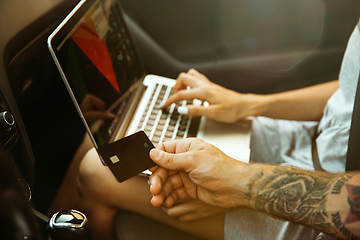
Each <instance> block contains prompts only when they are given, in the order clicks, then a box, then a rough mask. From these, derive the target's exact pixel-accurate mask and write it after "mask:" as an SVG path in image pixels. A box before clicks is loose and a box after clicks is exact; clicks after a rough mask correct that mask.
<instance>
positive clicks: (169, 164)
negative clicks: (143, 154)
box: [150, 148, 184, 170]
mask: <svg viewBox="0 0 360 240" xmlns="http://www.w3.org/2000/svg"><path fill="white" fill-rule="evenodd" d="M150 158H151V159H152V160H153V161H154V162H155V163H156V164H157V165H159V166H160V167H163V168H165V169H168V170H182V169H183V168H184V167H183V166H182V161H181V159H180V158H179V154H172V153H167V152H164V151H161V150H159V149H156V148H153V149H151V151H150Z"/></svg>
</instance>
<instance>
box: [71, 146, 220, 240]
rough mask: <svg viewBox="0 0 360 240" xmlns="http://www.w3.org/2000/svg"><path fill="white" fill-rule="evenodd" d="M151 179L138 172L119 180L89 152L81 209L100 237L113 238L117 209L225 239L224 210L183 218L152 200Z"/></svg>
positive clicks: (82, 178) (81, 179) (83, 173)
mask: <svg viewBox="0 0 360 240" xmlns="http://www.w3.org/2000/svg"><path fill="white" fill-rule="evenodd" d="M147 181H148V179H147V178H145V177H141V176H135V177H133V178H131V179H129V180H127V181H125V182H123V183H119V182H118V181H117V180H116V178H115V177H114V176H113V174H112V173H111V171H110V170H109V169H108V168H107V167H104V166H103V165H102V164H101V162H100V160H99V158H98V156H97V153H96V151H95V150H94V149H92V150H90V151H89V152H88V153H87V154H86V155H85V157H84V159H83V161H82V163H81V164H80V174H79V178H78V186H79V189H80V198H79V210H81V211H83V212H84V213H85V214H86V215H87V216H88V218H89V221H90V223H91V225H92V227H93V229H94V232H95V236H101V238H98V239H105V236H106V237H107V239H111V237H112V235H111V234H112V233H113V232H114V225H113V223H114V216H115V214H116V212H117V209H124V210H128V211H131V212H135V213H138V214H141V215H144V216H146V217H149V218H152V219H154V220H157V221H159V222H162V223H165V224H167V225H170V226H172V227H175V228H177V229H180V230H183V231H186V232H188V233H191V234H194V235H197V236H199V237H203V238H206V239H223V237H224V236H223V235H224V214H220V215H216V216H212V217H208V218H204V219H201V220H198V221H191V222H180V221H178V220H177V219H176V218H171V217H169V216H168V215H166V214H165V213H164V212H163V210H162V209H161V208H155V207H153V206H152V205H151V204H150V199H151V197H152V196H151V193H150V191H149V185H148V183H147Z"/></svg>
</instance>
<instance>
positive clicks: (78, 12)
mask: <svg viewBox="0 0 360 240" xmlns="http://www.w3.org/2000/svg"><path fill="white" fill-rule="evenodd" d="M96 2H97V0H82V1H81V2H79V3H78V4H77V5H76V6H75V8H74V9H73V10H72V11H71V12H70V13H69V14H68V15H67V16H66V18H65V19H64V20H63V21H62V22H61V23H60V25H59V26H58V27H57V28H56V29H55V30H54V31H53V32H52V34H51V35H50V36H49V37H48V41H47V45H48V48H49V50H50V53H51V55H52V57H53V59H54V62H55V64H56V66H57V68H58V70H59V73H60V75H61V77H62V79H63V81H64V83H65V86H66V88H67V90H68V92H69V94H70V97H71V99H72V101H73V103H74V105H75V108H76V110H77V111H78V113H79V116H80V118H81V119H82V121H83V123H84V126H85V128H86V130H87V132H88V133H89V136H90V138H91V140H92V142H93V144H94V146H95V148H96V149H99V148H100V147H101V146H99V145H98V144H97V142H96V140H95V137H94V136H93V133H92V132H91V129H90V126H89V125H88V123H87V121H86V119H85V117H84V115H83V112H82V110H81V108H80V105H79V102H78V101H77V99H76V97H75V94H74V92H73V90H72V88H71V86H70V84H69V81H68V78H67V76H66V74H65V73H64V71H63V66H62V65H61V63H60V62H59V56H58V55H57V53H58V47H59V46H60V47H61V44H62V43H63V42H64V41H65V40H66V39H67V38H69V36H71V33H72V31H74V29H75V30H76V26H77V25H78V24H80V23H81V22H80V21H81V19H82V18H83V17H84V15H85V14H86V13H87V12H88V10H89V9H90V7H91V6H93V4H94V3H96ZM115 4H117V5H118V6H119V9H120V12H121V14H122V16H121V18H122V20H123V22H124V27H125V29H126V31H127V33H128V35H129V38H130V40H131V42H132V46H133V48H134V51H135V54H136V56H137V58H138V61H139V64H140V69H141V71H142V74H141V77H139V79H138V80H137V81H135V82H134V83H133V85H132V86H131V87H130V88H129V89H128V90H127V91H126V92H124V93H123V94H122V95H121V97H120V98H125V97H129V98H130V99H133V97H132V96H130V95H135V94H136V93H135V92H136V91H135V90H136V89H138V87H139V86H140V85H141V84H142V81H143V79H144V77H145V76H146V71H145V68H144V65H143V62H142V59H141V57H140V55H139V53H138V50H137V48H136V46H135V44H134V41H133V40H132V36H131V33H130V32H129V30H128V27H127V25H126V22H125V19H124V17H123V10H122V7H121V5H120V4H119V2H118V1H115ZM120 100H121V99H120ZM130 104H131V101H129V102H128V103H127V104H126V107H125V111H124V112H125V113H124V114H126V110H128V109H129V108H130ZM123 118H124V116H123ZM122 120H123V119H120V120H119V121H118V122H117V124H116V127H115V129H114V132H116V131H117V130H118V129H119V128H120V125H121V124H122ZM115 135H116V134H112V136H111V138H110V141H109V142H108V143H106V144H105V146H106V145H108V144H109V143H111V142H112V141H114V140H116V139H115Z"/></svg>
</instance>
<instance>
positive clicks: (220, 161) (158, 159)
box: [149, 139, 248, 208]
mask: <svg viewBox="0 0 360 240" xmlns="http://www.w3.org/2000/svg"><path fill="white" fill-rule="evenodd" d="M150 157H151V159H153V161H154V162H155V163H156V164H158V165H159V167H158V168H157V169H156V170H154V169H153V171H154V172H153V174H152V176H151V177H150V179H149V182H150V185H151V187H150V191H151V193H152V194H153V196H154V197H153V199H152V200H151V203H152V204H153V206H156V207H157V206H160V205H162V204H164V205H165V206H166V207H172V206H173V205H174V203H175V202H176V201H178V200H182V199H186V198H188V197H190V198H193V199H199V200H200V201H203V202H205V203H208V204H210V205H214V206H219V207H223V208H232V207H239V206H247V202H248V201H247V200H246V197H245V193H244V192H245V191H244V189H245V188H246V187H244V188H243V187H242V186H241V184H239V183H241V182H242V179H243V177H245V178H246V177H248V176H247V175H248V174H247V173H246V171H245V170H244V167H246V164H244V163H242V162H239V161H237V160H235V159H232V158H230V157H228V156H227V155H225V154H224V153H223V152H221V151H220V150H219V149H217V148H216V147H214V146H213V145H211V144H208V143H205V142H203V141H202V140H199V139H182V140H177V141H169V142H164V143H162V144H161V145H159V146H158V147H157V148H156V149H152V150H151V151H150Z"/></svg>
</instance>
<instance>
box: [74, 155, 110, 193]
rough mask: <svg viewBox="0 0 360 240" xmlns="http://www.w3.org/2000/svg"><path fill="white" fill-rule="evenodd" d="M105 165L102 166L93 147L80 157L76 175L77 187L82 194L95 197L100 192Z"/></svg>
mask: <svg viewBox="0 0 360 240" xmlns="http://www.w3.org/2000/svg"><path fill="white" fill-rule="evenodd" d="M106 170H107V167H105V166H103V165H102V163H101V161H100V159H99V156H98V154H97V152H96V150H95V149H94V148H92V149H90V150H89V151H88V152H87V153H86V154H85V156H84V158H83V159H82V161H81V163H80V166H79V174H78V177H77V187H78V189H79V192H80V194H81V195H82V196H85V197H96V195H99V194H101V184H103V183H102V182H103V181H104V179H103V175H104V173H103V172H104V171H106Z"/></svg>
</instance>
